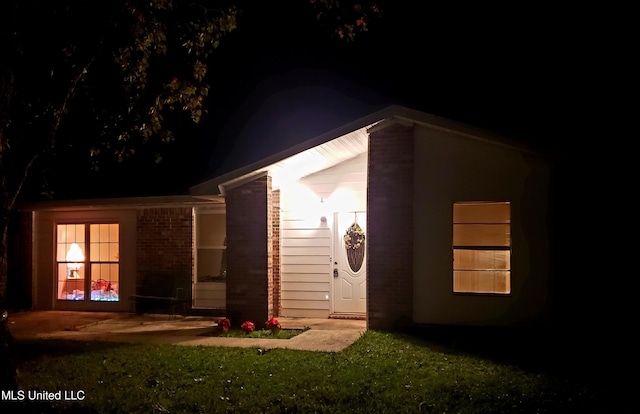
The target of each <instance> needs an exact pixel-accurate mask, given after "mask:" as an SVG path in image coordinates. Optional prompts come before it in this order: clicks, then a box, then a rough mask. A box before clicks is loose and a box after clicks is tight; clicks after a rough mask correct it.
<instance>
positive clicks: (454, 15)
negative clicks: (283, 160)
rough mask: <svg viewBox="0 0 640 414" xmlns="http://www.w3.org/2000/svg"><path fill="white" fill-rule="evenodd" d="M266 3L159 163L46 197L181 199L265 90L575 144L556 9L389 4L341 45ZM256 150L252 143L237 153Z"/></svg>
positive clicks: (568, 50)
mask: <svg viewBox="0 0 640 414" xmlns="http://www.w3.org/2000/svg"><path fill="white" fill-rule="evenodd" d="M272 3H273V2H258V3H257V4H254V5H253V6H252V7H249V8H246V9H245V13H244V15H243V16H242V18H241V20H240V21H239V28H238V30H237V31H235V32H234V33H232V35H231V36H229V37H228V38H226V39H224V41H223V42H222V44H221V47H220V48H219V50H218V52H219V53H218V55H217V57H216V60H215V63H214V64H213V65H212V67H211V70H210V74H211V75H212V79H213V82H212V83H213V87H212V90H211V94H210V98H211V100H210V102H209V114H208V116H207V117H205V118H204V121H203V122H202V124H201V125H199V126H197V127H195V128H192V129H191V130H189V131H188V132H186V133H184V134H183V137H179V139H178V140H177V141H176V143H175V144H173V146H172V147H171V148H170V149H169V150H168V151H166V153H165V155H164V161H163V163H161V165H159V166H157V165H153V164H152V163H149V162H148V161H144V160H134V161H133V162H132V163H131V164H130V165H125V166H118V167H113V168H105V169H104V170H103V171H102V172H101V173H100V174H99V175H98V176H89V178H90V180H91V182H92V183H94V185H89V186H87V187H86V188H92V189H93V190H90V191H87V192H86V193H78V192H77V191H75V190H73V191H69V190H68V189H67V188H65V185H64V183H63V182H62V181H58V182H57V183H56V184H58V185H59V187H58V188H57V197H59V198H79V197H83V196H88V197H100V196H104V195H108V196H131V195H161V194H167V193H169V194H176V193H183V194H184V193H186V192H187V191H188V188H189V187H190V186H191V185H194V184H197V183H198V182H200V181H202V180H203V179H206V178H208V177H210V176H211V175H212V174H214V173H215V171H216V170H220V168H225V167H226V168H229V165H233V164H234V163H235V162H241V160H231V159H228V153H229V150H230V149H231V148H233V146H234V131H233V128H234V125H233V123H230V120H231V119H233V118H234V117H235V118H236V119H238V117H239V118H240V119H243V117H247V116H249V115H250V112H251V111H253V110H255V109H256V108H258V107H259V105H260V104H261V103H262V101H263V100H264V99H265V98H268V97H269V94H270V93H271V94H273V93H276V92H278V91H279V90H287V89H295V88H298V89H299V88H305V87H316V88H324V89H327V90H332V91H338V92H340V93H343V94H346V95H348V96H349V97H350V98H353V99H357V100H359V101H361V102H362V103H363V104H365V105H371V106H372V107H375V106H380V105H386V104H391V103H398V104H403V105H406V106H410V107H412V108H415V109H419V110H423V111H425V112H429V113H433V114H436V115H440V116H444V117H448V118H451V119H454V120H458V121H462V122H467V123H470V124H473V125H476V126H479V127H484V128H486V129H489V130H493V131H495V132H498V133H502V134H505V135H507V136H511V137H513V138H515V139H517V140H520V141H523V142H525V143H527V144H530V145H532V146H533V147H534V148H539V149H542V150H543V151H545V152H551V153H554V154H562V155H563V156H564V155H565V154H566V153H567V149H568V148H572V146H574V145H575V144H576V141H577V138H576V137H575V135H573V134H571V133H567V131H569V130H570V129H571V124H575V122H573V121H574V118H575V117H577V116H578V113H579V110H578V109H577V104H578V103H581V102H582V101H584V98H586V95H587V94H588V91H586V90H585V88H583V86H582V85H583V83H582V82H583V81H582V78H581V76H578V75H580V73H581V72H584V69H583V67H582V62H583V60H584V59H585V57H584V56H585V55H584V48H585V47H586V46H584V45H583V43H586V42H587V40H586V39H584V38H583V36H582V32H581V31H580V30H578V29H576V30H567V24H568V23H567V16H565V15H562V13H561V12H560V11H559V10H557V9H554V10H548V9H542V8H534V7H525V6H521V7H517V8H516V7H513V8H505V7H504V6H503V7H501V8H497V7H496V8H495V9H487V8H486V6H483V8H480V7H474V8H472V9H470V8H464V9H463V8H455V7H447V8H443V7H440V6H438V7H435V6H431V5H428V4H422V3H418V2H408V1H407V2H405V1H397V2H389V3H391V4H389V5H387V6H385V9H384V16H383V18H382V20H380V21H379V22H377V23H378V24H377V25H375V26H373V27H372V28H371V30H370V31H369V32H368V33H366V35H365V36H362V37H361V38H360V39H359V41H358V42H357V43H356V44H345V43H344V42H339V41H336V40H335V39H331V38H330V37H329V36H328V34H327V32H325V31H323V30H321V29H320V28H319V26H318V25H316V24H315V22H314V20H313V19H312V18H311V16H309V15H306V14H305V13H308V8H307V4H306V2H299V1H285V2H280V3H279V4H280V6H277V5H274V4H272ZM313 105H314V102H313V101H311V102H309V106H310V107H313ZM241 111H245V112H248V113H249V115H248V114H247V113H244V114H243V113H241ZM262 145H263V144H262V143H261V142H260V140H259V138H258V140H257V141H256V143H255V147H256V148H248V150H250V151H248V153H250V154H257V153H259V152H260V151H259V150H257V149H260V148H261V146H262ZM263 150H265V151H266V150H267V149H264V148H263ZM67 174H68V173H65V174H62V176H66V175H67ZM125 183H127V184H128V185H125ZM76 188H77V187H76Z"/></svg>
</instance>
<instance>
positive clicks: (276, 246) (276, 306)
mask: <svg viewBox="0 0 640 414" xmlns="http://www.w3.org/2000/svg"><path fill="white" fill-rule="evenodd" d="M271 202H272V203H271V207H272V211H271V217H272V219H271V222H272V233H273V234H272V238H271V241H272V243H271V244H272V246H273V254H272V257H273V266H272V267H273V289H272V291H273V302H272V303H273V313H272V315H273V316H280V309H281V308H282V306H281V303H280V299H281V298H280V287H281V285H280V190H276V191H274V192H273V194H272V196H271Z"/></svg>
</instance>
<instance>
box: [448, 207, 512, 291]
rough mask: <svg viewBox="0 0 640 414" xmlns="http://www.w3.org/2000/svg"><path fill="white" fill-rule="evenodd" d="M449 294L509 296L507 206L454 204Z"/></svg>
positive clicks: (509, 247) (509, 215)
mask: <svg viewBox="0 0 640 414" xmlns="http://www.w3.org/2000/svg"><path fill="white" fill-rule="evenodd" d="M453 291H454V292H456V293H497V294H508V293H510V292H511V206H510V203H508V202H460V203H454V205H453Z"/></svg>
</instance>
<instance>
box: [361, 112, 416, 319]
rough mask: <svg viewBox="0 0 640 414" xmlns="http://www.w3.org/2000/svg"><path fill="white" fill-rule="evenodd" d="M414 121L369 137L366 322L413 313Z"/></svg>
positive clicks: (371, 134) (406, 315)
mask: <svg viewBox="0 0 640 414" xmlns="http://www.w3.org/2000/svg"><path fill="white" fill-rule="evenodd" d="M413 137H414V132H413V126H405V125H401V124H392V125H389V126H387V127H385V128H381V129H379V130H375V131H372V132H371V133H370V137H369V167H368V168H369V170H368V191H367V204H368V215H367V228H368V233H369V234H368V235H367V248H368V253H367V298H368V300H367V325H368V327H369V328H370V329H389V328H395V327H398V326H399V325H402V324H404V323H409V322H411V319H412V316H413V174H414V171H413V166H414V148H413V143H414V138H413Z"/></svg>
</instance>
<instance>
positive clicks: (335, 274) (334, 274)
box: [333, 269, 338, 277]
mask: <svg viewBox="0 0 640 414" xmlns="http://www.w3.org/2000/svg"><path fill="white" fill-rule="evenodd" d="M333 277H338V269H333Z"/></svg>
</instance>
